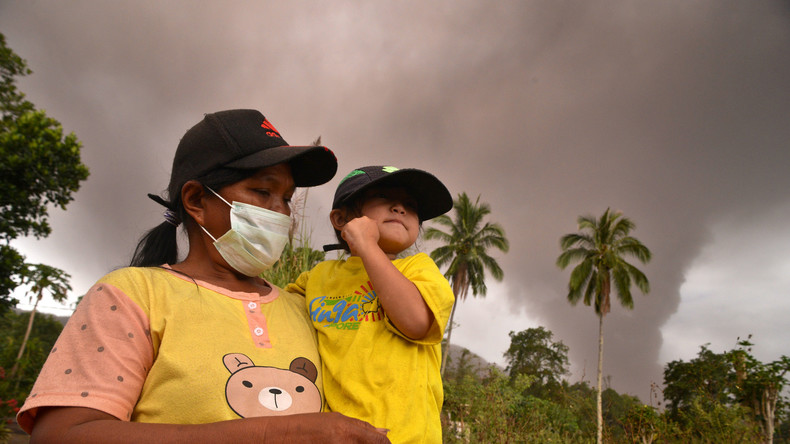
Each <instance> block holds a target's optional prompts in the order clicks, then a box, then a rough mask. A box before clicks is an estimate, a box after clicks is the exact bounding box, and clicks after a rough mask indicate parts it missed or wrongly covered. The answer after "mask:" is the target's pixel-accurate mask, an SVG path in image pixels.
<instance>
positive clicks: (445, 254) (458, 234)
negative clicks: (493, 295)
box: [425, 193, 510, 301]
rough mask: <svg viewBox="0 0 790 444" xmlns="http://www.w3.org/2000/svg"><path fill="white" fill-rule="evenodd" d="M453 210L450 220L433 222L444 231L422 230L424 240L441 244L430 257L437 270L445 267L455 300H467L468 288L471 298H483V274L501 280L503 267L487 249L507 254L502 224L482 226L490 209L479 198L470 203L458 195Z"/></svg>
mask: <svg viewBox="0 0 790 444" xmlns="http://www.w3.org/2000/svg"><path fill="white" fill-rule="evenodd" d="M453 209H454V210H455V217H454V218H453V219H451V218H450V216H448V215H446V214H443V215H441V216H439V217H437V218H435V219H432V222H434V223H436V224H439V225H441V226H443V227H445V228H446V229H447V231H442V230H440V229H438V228H435V227H429V228H428V229H427V230H426V231H425V239H429V240H430V239H436V240H439V241H440V242H442V243H443V244H444V245H442V246H440V247H438V248H436V249H435V250H433V251H432V252H431V258H432V259H433V260H434V261H435V262H436V265H438V266H439V267H444V266H447V271H446V272H445V276H446V277H447V278H448V279H449V280H450V283H451V284H452V286H453V292H454V293H455V297H456V298H457V299H460V300H462V301H463V300H464V299H466V295H467V293H468V291H469V289H470V288H471V290H472V294H473V295H475V296H476V295H480V296H485V294H486V291H487V287H486V284H485V271H486V270H488V272H489V273H490V274H491V276H493V277H494V279H496V280H497V281H501V280H502V278H503V277H504V272H503V271H502V268H501V267H500V266H499V264H498V263H497V261H496V259H494V258H492V257H491V256H489V254H488V250H489V249H491V248H496V249H498V250H500V251H502V252H507V251H508V249H510V243H509V242H508V240H507V238H506V237H505V230H504V228H502V226H501V225H499V224H498V223H493V222H486V223H483V219H485V217H486V216H488V215H489V214H490V213H491V207H490V206H489V205H488V204H487V203H480V196H478V197H477V200H476V201H475V202H474V203H472V202H471V201H470V200H469V196H467V195H466V193H461V194H459V195H458V199H456V200H455V201H454V202H453Z"/></svg>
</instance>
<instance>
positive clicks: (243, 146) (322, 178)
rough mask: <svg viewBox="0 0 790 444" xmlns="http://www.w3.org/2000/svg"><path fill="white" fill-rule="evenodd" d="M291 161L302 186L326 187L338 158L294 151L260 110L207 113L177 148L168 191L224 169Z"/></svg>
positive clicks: (319, 151)
mask: <svg viewBox="0 0 790 444" xmlns="http://www.w3.org/2000/svg"><path fill="white" fill-rule="evenodd" d="M284 162H287V163H288V164H290V165H291V174H292V175H293V178H294V183H295V184H296V186H298V187H311V186H316V185H321V184H323V183H326V182H328V181H329V180H330V179H332V178H333V177H334V176H335V173H336V172H337V158H336V157H335V154H334V153H333V152H332V151H331V150H330V149H329V148H327V147H325V146H291V145H288V143H287V142H286V141H285V139H283V137H282V136H281V135H280V132H279V131H277V129H275V127H274V125H272V124H271V122H269V120H268V119H266V117H264V115H263V114H261V112H260V111H257V110H254V109H232V110H227V111H219V112H215V113H211V114H206V115H205V117H204V118H203V120H201V121H200V122H198V123H197V124H196V125H195V126H193V127H192V128H190V129H189V131H187V132H186V134H184V137H182V138H181V141H180V142H179V144H178V149H176V155H175V158H174V159H173V170H172V174H171V176H170V185H171V186H170V187H169V189H171V190H173V189H174V188H173V186H175V187H176V188H175V189H180V187H181V186H183V185H184V183H186V182H187V181H188V180H192V179H198V178H200V177H201V176H203V175H205V174H207V173H209V172H211V171H213V170H215V169H217V168H221V167H227V168H239V169H258V168H264V167H268V166H273V165H277V164H280V163H284Z"/></svg>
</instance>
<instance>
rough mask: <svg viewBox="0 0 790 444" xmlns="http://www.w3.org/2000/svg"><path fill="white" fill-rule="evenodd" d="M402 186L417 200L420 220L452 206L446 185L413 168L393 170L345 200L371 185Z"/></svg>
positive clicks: (429, 217)
mask: <svg viewBox="0 0 790 444" xmlns="http://www.w3.org/2000/svg"><path fill="white" fill-rule="evenodd" d="M381 186H384V187H386V186H402V187H404V188H406V189H407V190H408V191H409V194H410V195H411V196H412V197H414V198H415V199H416V200H417V213H418V216H419V218H420V221H421V222H422V221H426V220H428V219H433V218H434V217H437V216H441V215H442V214H444V213H446V212H448V211H450V210H451V209H452V208H453V197H452V195H450V191H448V190H447V187H445V186H444V184H443V183H442V182H441V181H440V180H439V179H437V178H436V177H435V176H434V175H432V174H431V173H428V172H426V171H423V170H418V169H414V168H405V169H401V170H397V171H394V172H392V173H390V174H388V175H386V176H383V177H380V178H378V179H375V180H373V181H371V182H370V183H368V184H366V185H365V186H363V187H362V188H360V189H358V190H356V191H354V193H352V194H350V195H349V196H348V197H347V198H346V199H344V200H345V201H350V200H353V199H356V198H357V197H358V196H360V195H361V194H362V193H364V192H365V191H366V190H368V189H370V188H372V187H381Z"/></svg>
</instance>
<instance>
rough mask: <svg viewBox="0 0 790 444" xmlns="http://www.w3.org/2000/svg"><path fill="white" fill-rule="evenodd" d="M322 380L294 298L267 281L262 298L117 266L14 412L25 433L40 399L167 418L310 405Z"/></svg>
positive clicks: (82, 307) (298, 409) (143, 418)
mask: <svg viewBox="0 0 790 444" xmlns="http://www.w3.org/2000/svg"><path fill="white" fill-rule="evenodd" d="M273 389H274V390H273ZM277 390H279V391H277ZM322 390H323V389H322V387H321V364H320V358H319V355H318V351H317V348H316V337H315V332H314V331H313V328H312V326H311V324H310V319H309V317H308V315H307V313H306V311H305V309H304V299H303V298H302V297H301V296H299V295H295V294H292V293H288V292H285V291H282V290H280V289H278V288H277V287H274V286H272V291H271V292H270V293H269V294H267V295H265V296H262V295H260V294H259V293H246V292H234V291H229V290H227V289H223V288H220V287H217V286H215V285H212V284H209V283H206V282H202V281H195V280H192V279H190V278H188V277H185V276H183V275H180V274H178V273H175V272H173V271H170V270H166V269H163V268H155V267H154V268H124V269H120V270H117V271H114V272H112V273H110V274H108V275H107V276H105V277H104V278H102V279H101V280H100V281H99V282H98V283H96V284H95V285H94V286H93V287H92V288H91V289H90V291H89V292H88V293H87V294H86V295H85V297H84V298H83V300H82V301H81V302H80V304H79V306H78V307H77V309H76V310H75V312H74V314H73V315H72V316H71V318H70V319H69V322H68V323H67V324H66V326H65V328H64V329H63V332H62V333H61V335H60V337H59V338H58V340H57V342H56V343H55V346H54V348H53V349H52V352H51V354H50V356H49V357H48V358H47V362H46V363H45V364H44V367H43V369H42V370H41V374H40V375H39V377H38V379H37V380H36V383H35V385H34V387H33V389H32V390H31V394H30V396H29V397H28V398H27V400H26V401H25V405H24V406H23V407H22V409H21V411H20V413H19V415H18V421H19V424H20V425H21V426H22V428H23V429H24V430H26V431H28V432H30V430H31V428H32V425H33V422H34V419H35V415H36V411H37V409H38V408H39V407H46V406H74V407H89V408H93V409H97V410H100V411H103V412H106V413H109V414H111V415H113V416H115V417H117V418H119V419H121V420H131V421H136V422H156V423H171V424H197V423H208V422H216V421H222V420H228V419H237V418H239V417H250V416H271V415H285V414H294V413H306V412H319V411H320V410H321V406H322V397H321V392H322Z"/></svg>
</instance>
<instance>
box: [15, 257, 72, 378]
mask: <svg viewBox="0 0 790 444" xmlns="http://www.w3.org/2000/svg"><path fill="white" fill-rule="evenodd" d="M70 278H71V276H70V275H69V274H68V273H66V272H65V271H63V270H60V269H58V268H55V267H50V266H49V265H44V264H35V265H30V266H28V267H27V268H26V270H25V272H24V273H23V280H22V285H30V286H31V287H30V292H31V296H30V298H31V299H33V296H35V297H36V302H35V303H34V304H33V310H31V311H30V319H29V320H28V322H27V329H26V330H25V336H24V337H23V338H22V345H21V346H20V347H19V353H18V354H17V356H16V361H15V362H14V365H13V366H12V367H11V370H10V371H9V373H8V375H9V379H10V378H13V377H14V376H15V375H16V372H17V370H19V363H20V362H21V361H22V356H23V355H24V353H25V347H26V346H27V340H28V339H30V331H31V330H32V329H33V319H34V318H35V317H36V309H37V308H38V303H39V302H41V298H43V297H44V292H45V291H46V292H48V293H49V294H50V295H52V297H53V298H54V299H55V300H56V301H58V302H63V301H64V300H65V299H66V297H68V292H69V291H70V290H71V286H70V285H69V283H68V282H69V279H70Z"/></svg>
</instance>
